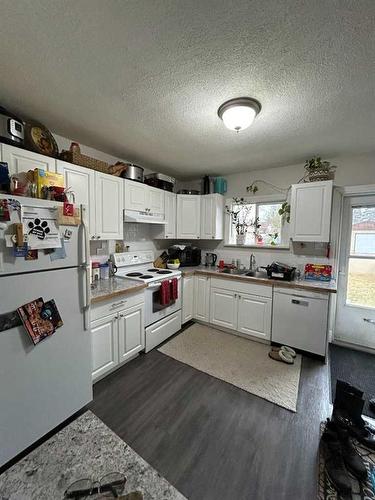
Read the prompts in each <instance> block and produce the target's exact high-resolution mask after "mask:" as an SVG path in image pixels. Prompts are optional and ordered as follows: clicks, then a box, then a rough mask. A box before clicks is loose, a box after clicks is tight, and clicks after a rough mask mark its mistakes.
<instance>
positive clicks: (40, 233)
mask: <svg viewBox="0 0 375 500" xmlns="http://www.w3.org/2000/svg"><path fill="white" fill-rule="evenodd" d="M27 227H28V228H29V234H34V235H35V236H36V237H37V238H38V239H39V240H44V238H45V237H46V235H47V234H48V233H49V232H50V231H51V230H50V228H49V227H48V222H47V221H46V220H43V221H42V220H40V219H38V218H36V219H34V220H31V221H30V222H29V223H28V224H27Z"/></svg>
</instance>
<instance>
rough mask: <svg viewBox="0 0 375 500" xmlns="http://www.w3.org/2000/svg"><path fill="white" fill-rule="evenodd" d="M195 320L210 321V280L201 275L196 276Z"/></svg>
mask: <svg viewBox="0 0 375 500" xmlns="http://www.w3.org/2000/svg"><path fill="white" fill-rule="evenodd" d="M194 318H195V319H199V320H200V321H206V322H208V321H209V319H210V278H209V277H208V276H204V275H199V274H197V275H195V276H194Z"/></svg>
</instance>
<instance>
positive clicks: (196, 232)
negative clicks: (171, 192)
mask: <svg viewBox="0 0 375 500" xmlns="http://www.w3.org/2000/svg"><path fill="white" fill-rule="evenodd" d="M200 198H201V197H200V196H199V195H187V194H178V195H177V238H186V239H190V240H195V239H199V238H200V211H201V210H200V209H201V204H200V201H201V200H200Z"/></svg>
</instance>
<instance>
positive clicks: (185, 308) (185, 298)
mask: <svg viewBox="0 0 375 500" xmlns="http://www.w3.org/2000/svg"><path fill="white" fill-rule="evenodd" d="M194 278H195V276H193V275H191V276H184V277H183V278H182V318H181V323H182V324H184V323H186V322H187V321H190V320H191V319H193V316H194Z"/></svg>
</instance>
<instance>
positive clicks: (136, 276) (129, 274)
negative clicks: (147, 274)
mask: <svg viewBox="0 0 375 500" xmlns="http://www.w3.org/2000/svg"><path fill="white" fill-rule="evenodd" d="M142 274H143V273H128V274H125V276H133V277H134V278H139V277H142V278H143V276H142Z"/></svg>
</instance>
